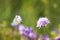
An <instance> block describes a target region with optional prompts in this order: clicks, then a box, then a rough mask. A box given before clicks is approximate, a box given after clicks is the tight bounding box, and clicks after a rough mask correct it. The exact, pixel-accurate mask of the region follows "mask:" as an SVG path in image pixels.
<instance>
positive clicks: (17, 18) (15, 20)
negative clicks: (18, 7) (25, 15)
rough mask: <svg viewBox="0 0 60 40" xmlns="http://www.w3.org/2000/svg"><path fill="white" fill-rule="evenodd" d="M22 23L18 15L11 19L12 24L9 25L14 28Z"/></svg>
mask: <svg viewBox="0 0 60 40" xmlns="http://www.w3.org/2000/svg"><path fill="white" fill-rule="evenodd" d="M21 22H22V19H21V17H20V16H19V15H16V16H15V18H14V19H13V22H12V23H11V26H16V25H18V24H20V23H21Z"/></svg>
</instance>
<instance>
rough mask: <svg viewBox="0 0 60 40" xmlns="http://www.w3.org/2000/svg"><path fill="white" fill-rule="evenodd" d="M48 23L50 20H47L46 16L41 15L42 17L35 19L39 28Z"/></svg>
mask: <svg viewBox="0 0 60 40" xmlns="http://www.w3.org/2000/svg"><path fill="white" fill-rule="evenodd" d="M49 23H50V21H49V20H48V18H46V17H42V18H39V20H38V21H37V27H39V28H41V27H42V26H46V25H47V24H49Z"/></svg>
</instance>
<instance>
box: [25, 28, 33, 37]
mask: <svg viewBox="0 0 60 40" xmlns="http://www.w3.org/2000/svg"><path fill="white" fill-rule="evenodd" d="M30 32H33V29H32V28H31V27H27V28H26V29H25V35H26V36H28V35H29V34H30Z"/></svg>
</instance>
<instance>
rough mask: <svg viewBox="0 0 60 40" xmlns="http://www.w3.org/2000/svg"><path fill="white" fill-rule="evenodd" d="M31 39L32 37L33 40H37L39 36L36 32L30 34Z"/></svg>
mask: <svg viewBox="0 0 60 40" xmlns="http://www.w3.org/2000/svg"><path fill="white" fill-rule="evenodd" d="M29 37H30V38H31V39H36V38H37V37H38V34H37V33H34V32H31V33H30V34H29Z"/></svg>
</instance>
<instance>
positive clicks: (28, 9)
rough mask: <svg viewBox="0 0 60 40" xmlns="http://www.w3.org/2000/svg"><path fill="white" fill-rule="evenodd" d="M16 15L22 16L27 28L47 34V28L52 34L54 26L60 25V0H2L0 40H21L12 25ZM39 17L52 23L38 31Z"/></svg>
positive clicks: (0, 1) (0, 8)
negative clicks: (45, 18)
mask: <svg viewBox="0 0 60 40" xmlns="http://www.w3.org/2000/svg"><path fill="white" fill-rule="evenodd" d="M16 14H19V15H20V16H21V18H22V20H23V24H24V25H25V26H31V27H32V28H33V29H34V30H35V31H36V32H37V33H39V34H40V33H42V34H47V31H46V30H45V29H46V28H47V30H48V31H49V32H50V31H51V30H52V27H53V26H58V25H59V24H60V0H0V40H20V35H19V32H18V31H17V30H16V29H14V28H13V27H12V26H11V25H10V24H11V22H12V20H13V18H14V17H15V15H16ZM39 17H47V18H49V20H50V22H51V23H50V24H49V25H48V26H47V27H46V28H41V29H38V28H36V22H37V20H38V18H39ZM43 29H44V30H43ZM12 30H14V31H12ZM48 34H49V35H50V33H48Z"/></svg>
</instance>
